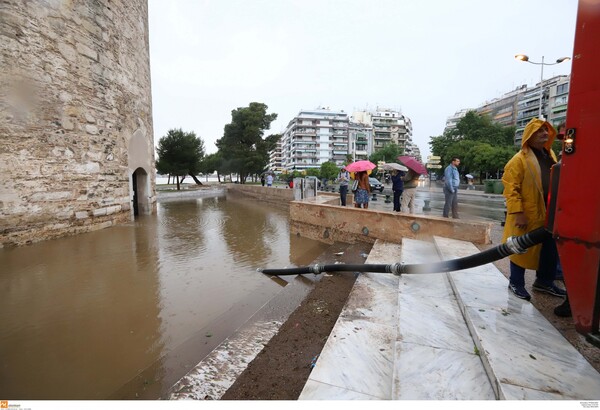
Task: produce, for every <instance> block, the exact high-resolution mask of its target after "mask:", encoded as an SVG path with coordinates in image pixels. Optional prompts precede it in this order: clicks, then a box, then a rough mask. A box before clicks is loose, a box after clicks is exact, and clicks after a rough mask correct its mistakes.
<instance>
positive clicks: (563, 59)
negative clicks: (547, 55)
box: [556, 57, 571, 64]
mask: <svg viewBox="0 0 600 410" xmlns="http://www.w3.org/2000/svg"><path fill="white" fill-rule="evenodd" d="M570 59H571V57H561V58H559V59H558V60H556V63H557V64H559V63H562V62H563V61H569V60H570Z"/></svg>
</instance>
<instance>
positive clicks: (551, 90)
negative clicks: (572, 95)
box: [515, 75, 570, 145]
mask: <svg viewBox="0 0 600 410" xmlns="http://www.w3.org/2000/svg"><path fill="white" fill-rule="evenodd" d="M569 82H570V76H567V75H559V76H556V77H552V78H549V79H547V80H544V81H543V82H542V83H538V84H536V85H535V87H533V88H528V89H527V90H526V91H525V92H524V93H523V94H522V96H521V98H520V99H519V101H518V103H517V123H516V127H517V130H516V132H515V145H521V140H522V137H523V131H524V130H525V126H526V125H527V123H528V122H529V121H531V119H532V118H534V117H539V114H540V104H541V114H542V117H544V118H545V119H546V120H548V121H549V122H550V123H551V124H553V125H558V124H559V123H560V122H561V121H564V120H565V118H566V115H567V114H566V113H567V100H568V90H569ZM559 85H560V92H559V91H558V87H559ZM540 95H541V99H540ZM557 95H558V98H557ZM557 101H558V108H557V110H556V113H555V112H553V111H552V109H553V108H554V105H555V104H556V102H557Z"/></svg>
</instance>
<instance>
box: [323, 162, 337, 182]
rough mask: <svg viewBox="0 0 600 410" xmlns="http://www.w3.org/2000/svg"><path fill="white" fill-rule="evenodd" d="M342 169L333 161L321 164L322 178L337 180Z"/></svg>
mask: <svg viewBox="0 0 600 410" xmlns="http://www.w3.org/2000/svg"><path fill="white" fill-rule="evenodd" d="M339 172H340V169H339V168H338V167H337V165H335V162H333V161H327V162H324V163H323V164H321V178H325V179H328V180H330V179H335V178H337V176H338V174H339Z"/></svg>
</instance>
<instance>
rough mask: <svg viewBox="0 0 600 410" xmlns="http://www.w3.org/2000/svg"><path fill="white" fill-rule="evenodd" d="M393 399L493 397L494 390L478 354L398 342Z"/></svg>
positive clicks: (492, 398) (474, 398) (480, 398)
mask: <svg viewBox="0 0 600 410" xmlns="http://www.w3.org/2000/svg"><path fill="white" fill-rule="evenodd" d="M394 366H395V374H396V375H398V377H396V378H395V379H394V394H393V398H394V399H396V400H494V399H495V397H496V396H495V394H494V391H493V389H492V386H491V384H490V382H489V380H488V377H487V375H486V373H485V370H484V368H483V366H482V365H481V360H480V359H479V356H477V355H475V354H474V353H473V352H471V353H466V352H458V351H455V350H449V349H437V348H434V347H430V346H422V345H418V344H412V343H405V342H398V343H397V344H396V359H395V362H394Z"/></svg>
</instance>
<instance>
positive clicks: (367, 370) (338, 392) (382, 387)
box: [299, 240, 401, 400]
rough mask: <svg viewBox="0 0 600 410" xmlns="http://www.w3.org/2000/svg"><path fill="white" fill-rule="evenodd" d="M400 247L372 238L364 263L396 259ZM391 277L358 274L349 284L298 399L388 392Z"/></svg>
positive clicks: (394, 301)
mask: <svg viewBox="0 0 600 410" xmlns="http://www.w3.org/2000/svg"><path fill="white" fill-rule="evenodd" d="M400 257H401V246H400V245H398V244H392V243H387V242H383V241H380V240H377V241H376V242H375V244H374V246H373V249H372V250H371V252H370V253H369V257H368V258H367V260H366V262H365V263H368V264H377V263H390V262H391V261H399V260H400ZM398 283H399V278H398V277H397V276H394V275H391V274H387V273H371V272H369V273H363V274H361V275H360V276H359V277H358V278H357V280H356V282H355V284H354V287H353V288H352V292H351V293H350V296H349V298H348V301H347V303H346V306H345V307H344V309H343V310H342V313H341V314H340V317H339V318H338V320H337V322H336V324H335V326H334V328H333V331H332V333H331V335H330V336H329V338H328V339H327V342H326V343H325V346H324V347H323V350H322V351H321V354H320V355H319V358H318V360H317V362H316V365H315V368H314V369H313V371H312V372H311V374H310V377H309V379H308V381H307V383H306V385H305V386H304V389H303V390H302V393H301V394H300V397H299V399H300V400H319V399H325V400H333V399H342V400H356V399H358V400H381V399H389V398H390V397H391V393H392V376H393V360H394V340H395V339H396V329H397V320H398V318H397V314H398V293H397V289H398Z"/></svg>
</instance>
